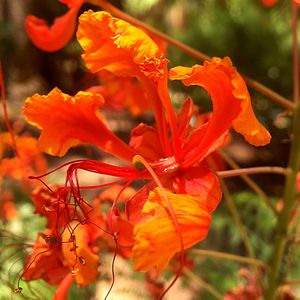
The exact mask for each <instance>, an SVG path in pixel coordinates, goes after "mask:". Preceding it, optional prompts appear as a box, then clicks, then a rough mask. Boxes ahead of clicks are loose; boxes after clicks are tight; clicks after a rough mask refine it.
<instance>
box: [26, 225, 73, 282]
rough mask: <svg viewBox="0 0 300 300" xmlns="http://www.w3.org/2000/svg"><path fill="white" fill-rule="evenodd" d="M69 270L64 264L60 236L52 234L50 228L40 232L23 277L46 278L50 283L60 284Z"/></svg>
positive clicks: (30, 278)
mask: <svg viewBox="0 0 300 300" xmlns="http://www.w3.org/2000/svg"><path fill="white" fill-rule="evenodd" d="M46 241H48V242H46ZM68 272H69V270H68V269H67V268H66V267H65V266H64V264H63V256H62V252H61V242H60V240H59V238H58V237H55V236H52V235H51V231H49V230H46V231H45V233H40V234H39V236H38V238H37V240H36V242H35V246H34V249H33V251H32V253H31V254H30V256H29V257H28V259H27V263H26V265H25V267H24V272H23V277H24V278H25V279H26V280H28V281H30V280H35V279H44V280H45V281H46V282H48V283H49V284H59V283H60V282H61V281H62V280H63V278H64V277H65V276H66V275H67V274H68Z"/></svg>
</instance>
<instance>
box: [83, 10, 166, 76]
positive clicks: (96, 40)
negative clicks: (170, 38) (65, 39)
mask: <svg viewBox="0 0 300 300" xmlns="http://www.w3.org/2000/svg"><path fill="white" fill-rule="evenodd" d="M77 38H78V41H79V43H80V45H81V47H82V48H83V50H84V54H83V55H82V57H83V59H84V61H85V63H86V65H87V67H88V68H89V69H90V70H91V71H92V72H98V71H100V70H107V71H110V72H112V73H114V74H115V75H117V76H137V74H138V73H139V72H141V71H142V69H143V68H144V67H143V66H142V65H143V64H145V62H146V61H147V60H150V59H152V60H153V59H155V58H158V57H159V56H160V54H161V50H160V49H159V47H158V46H157V44H156V43H155V42H154V41H153V40H152V39H151V38H150V37H149V36H148V35H147V34H146V33H145V32H143V31H142V30H140V29H138V28H136V27H134V26H133V25H131V24H129V23H127V22H125V21H123V20H120V19H118V18H114V17H112V16H111V15H110V14H109V13H107V12H104V11H99V12H93V11H91V10H89V11H86V12H85V13H83V14H82V15H81V16H80V18H79V27H78V31H77ZM140 64H142V65H141V66H140Z"/></svg>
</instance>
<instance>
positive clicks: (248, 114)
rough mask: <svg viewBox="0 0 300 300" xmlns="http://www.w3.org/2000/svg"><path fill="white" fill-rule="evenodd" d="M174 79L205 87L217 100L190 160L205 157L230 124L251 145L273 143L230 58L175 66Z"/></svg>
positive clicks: (172, 71) (214, 99) (172, 77)
mask: <svg viewBox="0 0 300 300" xmlns="http://www.w3.org/2000/svg"><path fill="white" fill-rule="evenodd" d="M170 79H172V80H174V79H179V80H182V82H183V83H184V84H185V85H187V86H190V85H199V86H201V87H203V88H204V89H206V90H207V92H208V93H209V94H210V96H211V98H212V101H213V106H214V110H213V114H212V117H211V119H210V121H209V122H208V123H207V124H206V125H205V126H207V128H206V129H205V131H204V132H200V133H199V134H200V135H201V142H200V143H199V144H198V146H197V148H198V149H197V150H196V152H195V151H192V152H193V153H192V154H191V156H192V155H193V156H194V158H193V159H191V157H190V158H187V159H191V160H190V163H191V162H192V161H193V162H195V161H197V160H200V159H202V158H203V157H204V156H205V155H206V154H207V153H208V152H209V149H210V148H211V147H213V145H214V143H215V142H216V141H217V140H218V139H220V137H221V136H222V135H223V134H224V133H225V132H226V131H227V130H228V129H229V128H230V127H234V129H235V130H236V131H238V132H240V133H241V134H243V135H244V137H245V139H246V140H247V141H248V142H249V143H251V144H254V145H256V146H257V145H265V144H267V143H269V141H270V134H269V132H268V131H267V130H266V129H265V128H264V127H263V126H262V125H261V124H260V123H259V122H258V121H257V119H256V118H255V115H254V113H253V111H252V107H251V102H250V97H249V93H248V90H247V87H246V84H245V82H244V80H243V79H242V77H241V76H240V75H239V73H238V72H237V71H236V69H235V68H234V67H233V66H232V63H231V61H230V59H229V58H228V57H226V58H224V59H220V58H213V59H212V60H211V61H205V62H204V65H203V66H200V65H195V66H193V67H192V68H186V67H176V68H173V69H171V70H170ZM225 112H226V113H225ZM198 140H200V139H198ZM190 150H192V149H190ZM193 150H195V149H193Z"/></svg>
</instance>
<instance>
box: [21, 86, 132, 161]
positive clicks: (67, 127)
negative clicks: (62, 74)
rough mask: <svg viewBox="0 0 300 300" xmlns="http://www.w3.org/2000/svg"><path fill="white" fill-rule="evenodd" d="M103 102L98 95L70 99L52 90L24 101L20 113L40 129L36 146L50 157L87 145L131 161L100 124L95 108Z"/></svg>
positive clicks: (124, 147)
mask: <svg viewBox="0 0 300 300" xmlns="http://www.w3.org/2000/svg"><path fill="white" fill-rule="evenodd" d="M103 103H104V99H103V97H102V96H101V95H100V94H92V93H90V92H79V93H77V94H76V95H75V96H74V97H71V96H69V95H67V94H64V93H62V92H61V91H60V90H59V89H57V88H55V89H53V90H52V91H51V92H50V93H49V94H48V95H47V96H42V95H38V94H36V95H34V96H32V97H29V98H27V99H26V101H25V105H24V109H23V112H24V115H25V117H26V118H27V121H28V122H29V123H30V124H32V125H35V126H37V127H39V128H41V129H42V133H41V136H40V138H39V142H38V146H39V148H40V149H41V150H43V151H45V152H47V153H49V154H51V155H56V156H63V155H64V154H65V153H66V152H67V151H68V150H69V148H71V147H74V146H77V145H79V144H81V143H89V144H94V145H96V146H98V147H100V148H102V149H103V150H105V151H107V152H109V153H111V154H112V155H115V156H117V157H119V158H121V159H124V160H127V161H131V160H132V157H133V153H132V150H131V149H130V148H129V146H127V145H126V144H125V143H124V142H123V141H122V140H121V139H119V138H118V137H117V136H116V135H114V134H113V132H111V131H110V130H109V129H108V128H107V127H106V126H105V124H104V122H103V121H102V117H101V115H100V113H99V112H98V109H99V108H100V107H101V106H102V105H103Z"/></svg>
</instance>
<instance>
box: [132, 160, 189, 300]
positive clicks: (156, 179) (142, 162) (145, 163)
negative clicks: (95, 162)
mask: <svg viewBox="0 0 300 300" xmlns="http://www.w3.org/2000/svg"><path fill="white" fill-rule="evenodd" d="M132 162H133V164H134V165H135V164H142V165H143V166H144V167H145V168H146V169H147V171H148V172H149V174H150V175H151V177H152V178H153V180H154V182H155V183H156V185H157V186H158V188H159V190H160V192H161V194H162V196H163V198H164V200H165V201H166V203H167V206H168V212H169V214H170V216H171V219H172V221H173V224H174V227H175V230H176V232H177V234H178V237H179V242H180V268H179V270H178V272H177V274H176V276H175V278H174V279H173V281H172V282H171V283H170V284H169V286H168V287H167V288H166V289H165V290H164V292H163V293H162V294H161V295H160V297H159V299H162V298H163V297H164V296H165V294H166V293H167V292H168V291H169V290H170V288H171V287H172V286H173V285H174V284H175V282H176V281H177V279H178V278H179V276H180V275H181V273H182V270H183V265H184V244H183V238H182V233H181V229H180V226H179V223H178V222H177V219H176V214H175V211H174V209H173V206H172V204H171V202H170V200H169V198H168V196H167V194H166V191H165V189H164V187H163V185H162V183H161V181H160V180H159V178H158V176H157V175H156V174H155V172H154V170H153V169H152V167H151V166H150V164H149V163H148V162H147V161H146V160H145V159H144V158H143V157H142V156H140V155H135V156H134V157H133V160H132Z"/></svg>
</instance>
